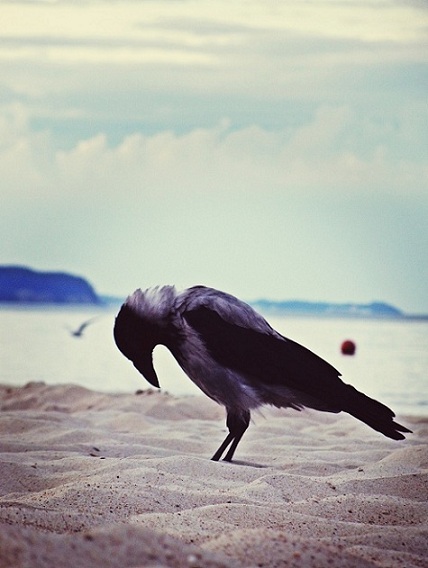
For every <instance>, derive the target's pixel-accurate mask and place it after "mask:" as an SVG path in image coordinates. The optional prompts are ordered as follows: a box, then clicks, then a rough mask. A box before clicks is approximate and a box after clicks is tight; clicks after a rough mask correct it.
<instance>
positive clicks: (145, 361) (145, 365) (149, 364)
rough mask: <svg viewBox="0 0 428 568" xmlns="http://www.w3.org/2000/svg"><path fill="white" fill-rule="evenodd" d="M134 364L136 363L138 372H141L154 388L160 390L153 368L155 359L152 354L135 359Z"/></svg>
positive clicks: (144, 354) (148, 353)
mask: <svg viewBox="0 0 428 568" xmlns="http://www.w3.org/2000/svg"><path fill="white" fill-rule="evenodd" d="M132 362H133V363H134V367H135V368H136V369H137V370H138V371H140V373H141V374H142V375H143V377H144V378H145V379H146V381H148V382H149V383H150V384H151V385H153V386H154V387H156V388H160V384H159V381H158V377H157V375H156V371H155V370H154V367H153V359H152V353H151V352H147V353H143V354H142V355H139V357H138V359H135V360H133V361H132Z"/></svg>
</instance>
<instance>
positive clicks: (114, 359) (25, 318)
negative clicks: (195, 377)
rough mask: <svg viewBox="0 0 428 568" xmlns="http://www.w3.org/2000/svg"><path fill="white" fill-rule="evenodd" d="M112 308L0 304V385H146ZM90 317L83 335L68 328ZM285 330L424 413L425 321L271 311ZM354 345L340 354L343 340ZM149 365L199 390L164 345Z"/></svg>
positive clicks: (405, 408) (350, 377) (359, 382)
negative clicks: (123, 345)
mask: <svg viewBox="0 0 428 568" xmlns="http://www.w3.org/2000/svg"><path fill="white" fill-rule="evenodd" d="M116 312H117V309H111V308H108V309H107V308H96V307H86V306H85V307H78V308H77V307H74V308H70V307H65V308H64V307H59V308H58V307H49V308H40V307H18V308H17V307H12V306H4V305H3V306H2V307H0V383H2V384H7V385H14V386H22V385H25V384H26V383H28V382H30V381H44V382H45V383H47V384H65V383H74V384H78V385H82V386H85V387H87V388H90V389H95V390H100V391H109V392H128V393H131V392H134V391H135V390H137V389H142V388H147V387H149V385H148V383H146V382H145V380H144V379H143V377H141V375H139V374H138V372H137V371H136V370H135V369H134V367H133V366H132V364H131V363H130V362H129V361H128V360H126V359H125V358H124V357H123V356H122V355H121V353H119V351H118V350H117V348H116V346H115V344H114V341H113V336H112V329H113V323H114V317H115V315H116ZM89 318H95V319H94V320H93V321H92V323H91V324H90V325H89V326H88V327H87V328H86V329H85V331H84V333H83V335H82V336H81V337H74V336H73V335H72V333H71V332H72V331H74V330H76V329H77V328H78V327H79V325H80V324H81V323H82V322H83V321H85V320H87V319H89ZM268 320H269V322H270V323H271V324H272V325H273V326H274V327H275V328H276V329H277V330H278V331H279V332H280V333H282V334H283V335H285V336H286V337H290V338H291V339H293V340H295V341H298V342H299V343H302V344H303V345H305V346H306V347H308V348H309V349H311V350H312V351H314V352H315V353H317V354H318V355H320V356H321V357H323V358H325V359H326V360H327V361H329V362H330V363H331V364H332V365H334V366H335V367H336V368H337V369H338V370H340V371H341V373H342V375H343V380H344V381H345V382H347V383H351V384H353V385H354V386H355V387H356V388H357V389H359V390H362V391H363V392H365V393H366V394H368V395H369V396H372V397H374V398H377V399H378V400H381V401H382V402H384V403H385V404H387V405H388V406H390V407H391V408H392V409H393V410H394V411H395V412H396V414H398V415H400V414H401V415H406V414H407V415H421V416H427V415H428V321H424V320H420V321H419V320H391V319H385V320H379V319H354V318H316V317H273V318H268ZM345 339H352V340H353V341H355V343H356V345H357V351H356V354H355V355H354V356H344V355H342V354H341V352H340V345H341V343H342V341H343V340H345ZM154 363H155V367H156V369H157V372H158V376H159V380H160V383H161V386H162V388H163V389H164V390H166V391H168V392H169V393H171V394H176V395H192V394H195V393H199V390H198V389H197V387H195V386H194V385H193V384H192V383H191V381H190V380H189V379H188V378H187V377H186V376H185V375H184V373H183V372H182V371H181V369H180V368H179V367H178V365H177V364H176V362H175V360H174V359H173V357H172V355H170V353H169V352H168V351H167V349H166V348H163V347H157V348H156V349H155V352H154Z"/></svg>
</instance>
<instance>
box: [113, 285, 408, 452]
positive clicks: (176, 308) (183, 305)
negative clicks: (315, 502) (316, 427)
mask: <svg viewBox="0 0 428 568" xmlns="http://www.w3.org/2000/svg"><path fill="white" fill-rule="evenodd" d="M114 339H115V342H116V345H117V347H118V348H119V350H120V351H121V352H122V353H123V355H125V357H127V358H128V359H130V360H131V361H132V363H133V364H134V366H135V368H136V369H137V370H138V371H139V372H140V373H141V374H142V375H143V376H144V377H145V379H146V380H147V381H148V382H149V383H150V384H151V385H153V386H154V387H157V388H159V386H160V385H159V381H158V377H157V375H156V372H155V370H154V367H153V359H152V353H153V349H154V348H155V346H156V345H159V344H161V345H165V346H166V347H167V348H168V349H169V350H170V351H171V353H172V355H173V356H174V357H175V359H176V360H177V362H178V364H179V365H180V366H181V368H182V369H183V371H184V372H185V373H186V374H187V375H188V377H189V378H190V379H191V380H192V381H193V382H194V383H195V384H196V385H197V386H198V387H199V388H200V389H201V390H202V391H203V392H204V393H205V394H206V395H207V396H209V397H210V398H211V399H213V400H214V401H216V402H217V403H218V404H220V405H223V406H224V407H225V408H226V425H227V428H228V430H229V433H228V435H227V436H226V438H225V440H224V442H223V443H222V444H221V446H220V447H219V449H218V450H217V451H216V452H215V454H214V455H213V457H212V460H214V461H218V460H219V459H221V457H222V456H223V454H224V453H225V452H226V450H228V451H227V453H226V455H225V457H224V460H225V461H228V462H230V461H232V458H233V455H234V453H235V450H236V448H237V446H238V444H239V442H240V440H241V438H242V436H243V435H244V433H245V431H246V430H247V428H248V426H249V423H250V411H251V410H252V409H255V408H257V407H259V406H261V405H265V404H269V405H273V406H275V407H278V408H287V407H289V408H293V409H295V410H301V409H302V408H304V407H309V408H314V409H316V410H321V411H325V412H334V413H338V412H341V411H344V412H347V413H349V414H351V415H352V416H354V417H355V418H358V419H359V420H361V421H362V422H365V423H366V424H368V425H369V426H370V427H371V428H373V429H374V430H377V431H378V432H381V433H382V434H384V435H385V436H387V437H389V438H392V439H394V440H402V439H404V436H403V434H402V432H408V433H410V432H411V431H410V430H408V429H407V428H405V427H404V426H401V425H400V424H398V423H396V422H394V420H393V418H394V416H395V414H394V413H393V412H392V410H390V409H389V408H388V407H387V406H385V405H384V404H382V403H380V402H378V401H377V400H374V399H372V398H369V397H368V396H366V395H365V394H363V393H362V392H359V391H358V390H356V389H355V388H354V387H352V386H351V385H348V384H345V383H344V382H343V381H342V380H341V379H340V378H339V377H340V375H341V374H340V373H339V371H337V370H336V369H335V368H334V367H332V365H330V364H329V363H327V362H326V361H324V359H321V357H319V356H318V355H315V353H313V352H312V351H310V350H309V349H307V348H305V347H303V346H302V345H300V344H299V343H296V342H294V341H292V340H291V339H288V338H286V337H284V336H282V335H281V334H280V333H278V332H277V331H275V329H273V328H272V327H271V326H270V324H269V323H268V322H267V321H266V320H265V319H264V318H263V317H262V316H261V315H259V314H258V313H257V312H256V311H254V310H253V308H252V307H251V306H249V305H248V304H246V303H244V302H242V301H241V300H239V299H238V298H235V297H234V296H232V295H230V294H227V293H225V292H221V291H219V290H215V289H214V288H208V287H205V286H193V287H192V288H188V289H186V290H184V291H182V292H178V291H177V290H176V288H175V287H174V286H156V287H154V288H149V289H147V290H145V291H142V290H141V289H139V290H136V291H135V292H134V293H133V294H131V295H130V296H129V297H128V298H127V300H126V301H125V303H124V304H123V305H122V306H121V308H120V311H119V313H118V315H117V317H116V319H115V324H114ZM228 448H229V449H228Z"/></svg>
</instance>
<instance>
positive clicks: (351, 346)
mask: <svg viewBox="0 0 428 568" xmlns="http://www.w3.org/2000/svg"><path fill="white" fill-rule="evenodd" d="M356 348H357V346H356V345H355V343H354V342H353V341H352V340H351V339H346V340H345V341H344V342H343V343H342V345H341V348H340V349H341V351H342V354H343V355H355V350H356Z"/></svg>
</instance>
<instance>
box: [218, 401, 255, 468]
mask: <svg viewBox="0 0 428 568" xmlns="http://www.w3.org/2000/svg"><path fill="white" fill-rule="evenodd" d="M249 424H250V412H249V411H248V410H246V411H244V412H243V413H239V414H236V413H234V412H231V411H228V413H227V419H226V425H227V427H228V428H229V434H228V435H227V436H226V438H225V440H224V442H223V443H222V444H221V446H220V447H219V449H218V450H217V451H216V453H215V454H214V455H213V457H212V458H211V459H212V460H213V461H218V460H219V459H220V458H221V456H222V455H223V453H224V452H225V451H226V449H227V447H228V446H229V444H230V448H229V451H228V452H227V454H226V456H225V458H224V461H228V462H230V461H232V457H233V454H234V453H235V450H236V448H237V446H238V444H239V442H240V441H241V438H242V436H243V435H244V433H245V431H246V429H247V428H248V426H249Z"/></svg>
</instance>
